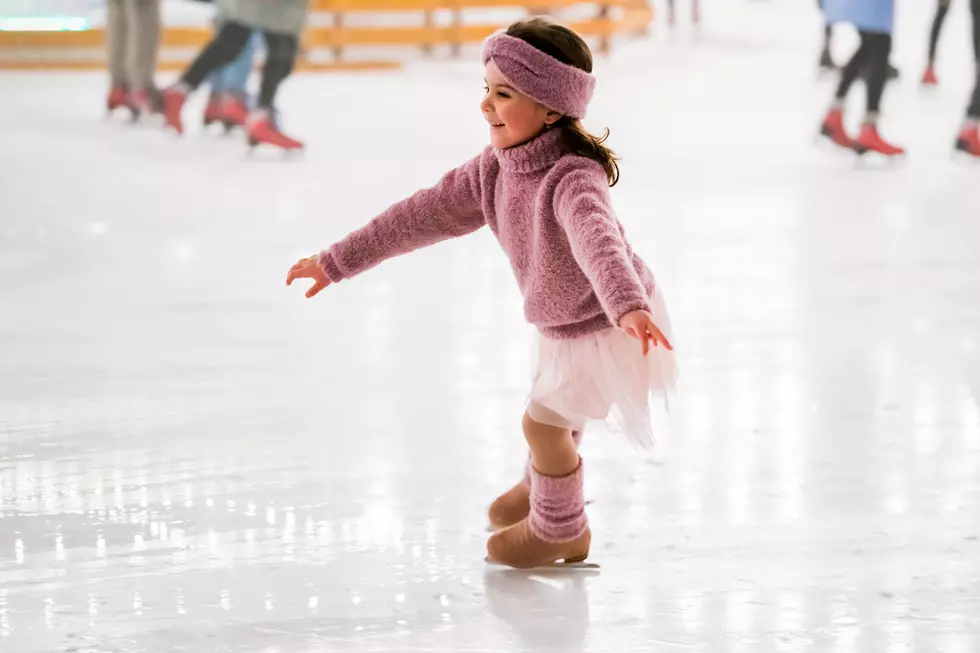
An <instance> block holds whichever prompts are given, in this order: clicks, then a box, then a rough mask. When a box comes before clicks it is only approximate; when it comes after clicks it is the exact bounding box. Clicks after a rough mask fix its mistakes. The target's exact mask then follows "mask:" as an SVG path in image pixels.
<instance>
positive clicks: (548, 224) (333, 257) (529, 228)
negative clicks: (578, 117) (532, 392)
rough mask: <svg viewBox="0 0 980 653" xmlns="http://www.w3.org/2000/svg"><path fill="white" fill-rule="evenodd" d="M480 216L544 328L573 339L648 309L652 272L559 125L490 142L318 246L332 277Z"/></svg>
mask: <svg viewBox="0 0 980 653" xmlns="http://www.w3.org/2000/svg"><path fill="white" fill-rule="evenodd" d="M484 225H487V226H489V227H490V229H491V231H493V233H494V235H495V236H496V237H497V240H498V241H500V245H501V247H503V250H504V252H505V253H506V254H507V256H508V258H509V259H510V263H511V266H512V267H513V269H514V274H515V275H516V277H517V283H518V284H519V286H520V289H521V293H522V295H523V296H524V315H525V317H526V319H527V320H528V321H529V322H530V323H531V324H533V325H535V326H536V327H537V328H538V330H539V331H540V332H541V333H542V334H543V335H544V336H546V337H549V338H556V339H562V338H575V337H578V336H582V335H586V334H589V333H594V332H596V331H600V330H602V329H607V328H609V327H611V326H612V325H614V324H618V323H619V319H620V318H621V317H622V316H623V315H624V314H625V313H628V312H630V311H633V310H637V309H645V310H650V306H649V297H650V296H651V293H652V292H653V275H652V274H651V273H650V271H649V269H648V268H647V266H646V265H645V264H644V263H643V261H642V260H640V258H639V257H638V256H637V255H636V254H634V253H633V251H632V249H630V246H629V245H628V244H627V243H626V237H625V234H624V231H623V227H622V225H621V224H620V223H619V221H618V220H617V219H616V217H615V216H614V215H613V211H612V206H611V204H610V198H609V187H608V182H607V180H606V174H605V172H604V171H603V169H602V166H600V165H599V164H598V163H596V162H595V161H593V160H591V159H587V158H584V157H581V156H576V155H573V154H571V153H569V152H567V151H566V150H565V149H564V148H563V146H562V139H561V133H560V131H559V130H555V131H548V132H545V133H544V134H542V135H541V136H539V137H537V138H536V139H534V140H533V141H530V142H529V143H525V144H524V145H519V146H517V147H513V148H508V149H505V150H494V149H493V148H489V147H488V148H487V149H486V150H484V151H483V152H482V153H481V154H480V155H479V156H477V157H476V158H475V159H472V160H470V161H469V162H467V163H465V164H463V165H462V166H461V167H459V168H456V169H455V170H452V171H451V172H448V173H446V175H445V176H443V178H442V179H441V180H440V181H439V183H438V184H436V185H435V186H433V187H432V188H427V189H424V190H420V191H418V192H417V193H415V194H414V195H412V196H411V197H409V198H407V199H404V200H402V201H401V202H398V203H397V204H395V205H393V206H392V207H390V208H389V209H388V210H386V211H385V212H384V213H382V214H381V215H379V216H378V217H376V218H374V219H373V220H372V221H371V222H369V223H368V224H367V225H366V226H365V227H363V228H361V229H359V230H357V231H355V232H353V233H352V234H350V235H349V236H347V237H346V238H345V239H343V240H341V241H340V242H338V243H336V244H334V245H333V246H331V247H330V248H329V249H327V250H326V251H324V252H322V253H321V254H320V259H319V260H320V265H321V266H322V267H323V270H324V272H325V273H326V274H327V276H328V277H329V278H330V279H331V280H332V281H334V282H337V281H341V280H342V279H348V278H350V277H353V276H354V275H356V274H359V273H361V272H364V271H365V270H368V269H370V268H372V267H374V266H375V265H377V264H379V263H381V262H382V261H384V260H385V259H389V258H392V257H394V256H398V255H400V254H405V253H407V252H410V251H412V250H415V249H418V248H420V247H424V246H426V245H432V244H434V243H437V242H439V241H442V240H446V239H448V238H453V237H456V236H463V235H465V234H468V233H471V232H474V231H476V230H477V229H479V228H480V227H483V226H484Z"/></svg>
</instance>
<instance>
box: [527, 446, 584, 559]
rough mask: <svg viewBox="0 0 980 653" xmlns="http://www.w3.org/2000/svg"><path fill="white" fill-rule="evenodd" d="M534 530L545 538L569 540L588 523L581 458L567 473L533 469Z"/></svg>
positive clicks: (549, 540)
mask: <svg viewBox="0 0 980 653" xmlns="http://www.w3.org/2000/svg"><path fill="white" fill-rule="evenodd" d="M528 519H529V523H530V526H531V532H532V533H534V534H535V535H536V536H537V537H539V538H541V539H542V540H544V541H545V542H570V541H571V540H574V539H576V538H578V537H580V536H581V535H582V534H583V533H585V530H586V528H587V527H588V520H587V519H586V518H585V496H584V494H583V492H582V461H581V459H580V460H579V464H578V467H576V468H575V471H574V472H572V473H571V474H569V475H567V476H544V475H543V474H539V473H538V472H537V470H534V469H532V470H531V514H530V516H529V518H528Z"/></svg>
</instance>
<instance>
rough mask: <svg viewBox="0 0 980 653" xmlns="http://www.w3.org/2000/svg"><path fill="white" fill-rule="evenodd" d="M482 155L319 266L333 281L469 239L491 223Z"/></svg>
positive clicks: (329, 253)
mask: <svg viewBox="0 0 980 653" xmlns="http://www.w3.org/2000/svg"><path fill="white" fill-rule="evenodd" d="M482 157H483V155H482V154H481V155H480V156H477V157H476V158H474V159H471V160H470V161H468V162H466V163H464V164H463V165H462V166H460V167H459V168H456V169H455V170H451V171H450V172H447V173H446V174H445V175H443V177H442V179H440V180H439V183H437V184H436V185H435V186H432V187H431V188H425V189H423V190H420V191H418V192H416V193H415V194H414V195H412V196H410V197H407V198H405V199H403V200H402V201H400V202H398V203H396V204H394V205H392V206H391V207H389V208H388V209H387V210H386V211H384V212H383V213H382V214H380V215H379V216H377V217H376V218H374V219H373V220H371V221H370V222H369V223H368V224H367V225H365V226H364V227H362V228H360V229H358V230H356V231H354V232H353V233H351V234H350V235H348V236H347V237H346V238H344V239H343V240H341V241H339V242H337V243H335V244H333V245H332V246H331V247H330V248H329V249H327V250H325V251H323V252H321V253H320V256H319V261H320V267H322V268H323V271H324V272H325V273H326V275H327V276H328V277H329V278H330V280H331V281H333V282H335V283H336V282H338V281H341V280H343V279H349V278H351V277H353V276H355V275H357V274H360V273H361V272H364V271H366V270H369V269H371V268H373V267H374V266H376V265H378V264H379V263H381V262H383V261H385V260H387V259H390V258H394V257H395V256H399V255H401V254H407V253H408V252H411V251H414V250H416V249H419V248H421V247H425V246H427V245H434V244H435V243H438V242H440V241H443V240H448V239H450V238H454V237H457V236H465V235H466V234H469V233H472V232H474V231H476V230H477V229H479V228H480V227H482V226H483V225H484V224H486V220H485V218H484V216H483V207H482V203H481V195H482V193H481V186H480V160H481V158H482Z"/></svg>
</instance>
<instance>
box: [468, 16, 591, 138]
mask: <svg viewBox="0 0 980 653" xmlns="http://www.w3.org/2000/svg"><path fill="white" fill-rule="evenodd" d="M491 59H493V62H494V63H495V64H497V68H499V69H500V72H501V73H503V74H504V77H506V78H507V79H508V80H509V81H510V82H511V84H513V85H514V88H515V89H517V90H518V91H520V92H521V93H523V94H524V95H527V96H528V97H530V98H531V99H532V100H535V101H536V102H539V103H541V104H543V105H544V106H546V107H548V108H549V109H551V110H552V111H557V112H558V113H560V114H561V115H563V116H568V117H570V118H576V119H581V118H584V117H585V110H586V109H587V108H588V106H589V100H591V99H592V91H593V89H595V77H593V76H592V75H591V74H589V73H587V72H585V71H584V70H581V69H579V68H576V67H575V66H569V65H568V64H564V63H562V62H560V61H558V60H557V59H555V58H554V57H552V56H551V55H548V54H545V53H544V52H542V51H541V50H538V49H537V48H536V47H534V46H533V45H531V44H529V43H527V42H525V41H522V40H521V39H519V38H516V37H514V36H508V35H507V34H504V33H503V32H498V33H496V34H494V35H493V36H491V37H490V38H488V39H487V40H486V42H485V43H484V44H483V65H486V63H487V62H488V61H490V60H491Z"/></svg>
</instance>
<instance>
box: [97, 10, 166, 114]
mask: <svg viewBox="0 0 980 653" xmlns="http://www.w3.org/2000/svg"><path fill="white" fill-rule="evenodd" d="M106 36H107V41H108V59H109V78H110V86H111V87H110V89H109V97H108V99H107V100H106V109H107V110H108V112H109V113H112V112H113V111H115V110H116V109H121V108H125V109H128V110H129V111H130V113H131V114H132V117H133V119H134V120H135V119H137V118H139V116H140V114H141V113H143V112H147V111H149V112H158V111H160V109H161V103H160V93H159V91H157V88H156V86H155V85H154V83H153V75H154V73H155V72H156V67H157V54H158V52H159V49H160V0H106Z"/></svg>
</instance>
